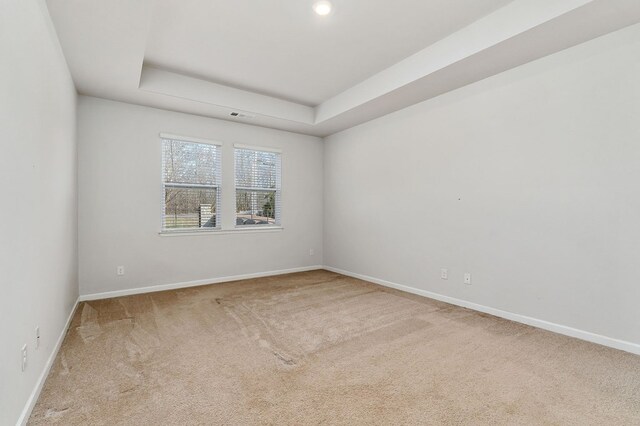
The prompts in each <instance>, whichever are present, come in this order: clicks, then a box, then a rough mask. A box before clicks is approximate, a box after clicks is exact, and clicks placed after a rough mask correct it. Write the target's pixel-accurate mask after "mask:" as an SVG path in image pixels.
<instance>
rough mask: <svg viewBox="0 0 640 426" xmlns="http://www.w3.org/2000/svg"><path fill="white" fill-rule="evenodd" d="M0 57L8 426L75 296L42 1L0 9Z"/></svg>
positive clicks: (67, 97) (6, 3)
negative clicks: (23, 361) (24, 360)
mask: <svg viewBox="0 0 640 426" xmlns="http://www.w3.org/2000/svg"><path fill="white" fill-rule="evenodd" d="M0 58H1V59H0V61H1V65H0V134H2V143H1V146H2V150H1V154H0V171H1V173H2V196H1V197H0V204H1V208H0V238H1V239H2V244H0V271H1V278H0V279H1V284H0V286H1V287H2V297H0V343H1V344H0V424H2V425H8V424H15V423H16V421H18V419H19V417H20V414H21V412H22V410H23V408H24V407H25V404H26V403H27V401H28V399H29V396H30V394H31V392H32V391H33V389H34V387H35V386H36V384H37V383H38V380H39V378H40V376H41V374H42V373H43V371H44V370H45V366H46V363H47V360H48V358H49V357H50V356H51V354H52V353H53V350H54V348H55V345H56V343H57V340H58V338H59V336H60V335H61V333H62V332H63V331H64V326H65V324H66V321H67V318H68V317H69V315H70V313H71V311H72V309H73V306H74V303H75V301H76V299H77V297H78V282H77V264H76V241H77V202H76V201H77V200H76V142H75V129H76V124H75V118H76V117H75V105H76V91H75V89H74V87H73V83H72V81H71V77H70V75H69V72H68V69H67V65H66V62H65V60H64V58H63V56H62V51H61V49H60V46H59V44H58V40H57V37H56V36H55V33H54V30H53V27H52V25H51V22H50V19H49V16H48V13H47V11H46V5H45V4H44V2H43V1H40V0H3V1H2V2H0ZM36 326H39V327H40V332H41V344H40V347H39V349H37V350H36V349H35V328H36ZM25 343H26V344H27V346H28V364H27V369H26V371H25V372H22V371H21V368H20V349H21V347H22V345H23V344H25Z"/></svg>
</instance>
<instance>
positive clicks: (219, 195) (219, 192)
mask: <svg viewBox="0 0 640 426" xmlns="http://www.w3.org/2000/svg"><path fill="white" fill-rule="evenodd" d="M165 140H172V141H178V142H187V143H195V144H201V145H215V146H216V147H217V149H218V154H219V155H220V160H219V161H218V164H219V166H220V170H216V181H217V182H218V183H217V185H202V184H190V183H185V184H182V183H179V184H177V183H172V184H170V185H169V186H171V187H185V188H215V189H216V226H215V228H204V227H198V228H195V227H194V228H177V229H171V228H165V227H164V222H165V216H166V211H165V208H166V204H165V203H166V188H167V184H166V182H165V180H164V158H163V151H162V148H163V144H164V141H165ZM222 147H223V143H221V142H217V141H212V140H209V139H202V138H194V137H191V136H181V135H174V134H171V133H160V164H161V167H160V184H161V187H162V191H161V196H162V199H161V203H160V235H185V234H191V235H195V234H197V235H200V234H210V233H216V232H220V231H221V229H222V205H223V202H222V199H223V193H224V189H223V188H224V185H223V180H222V176H223V173H222V172H223V170H222V169H223V167H224V162H223V160H224V153H223V148H222Z"/></svg>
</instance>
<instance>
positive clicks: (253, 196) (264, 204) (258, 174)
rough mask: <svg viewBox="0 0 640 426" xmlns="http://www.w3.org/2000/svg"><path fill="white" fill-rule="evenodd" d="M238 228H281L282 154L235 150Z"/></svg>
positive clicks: (238, 148) (256, 150) (242, 149)
mask: <svg viewBox="0 0 640 426" xmlns="http://www.w3.org/2000/svg"><path fill="white" fill-rule="evenodd" d="M235 163H236V226H268V225H272V226H273V225H280V180H281V177H280V153H279V152H273V151H267V150H264V151H262V150H259V149H253V148H245V147H236V149H235Z"/></svg>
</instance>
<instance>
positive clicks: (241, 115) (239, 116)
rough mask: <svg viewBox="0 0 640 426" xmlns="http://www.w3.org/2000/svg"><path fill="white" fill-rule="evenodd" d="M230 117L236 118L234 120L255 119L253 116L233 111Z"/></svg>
mask: <svg viewBox="0 0 640 426" xmlns="http://www.w3.org/2000/svg"><path fill="white" fill-rule="evenodd" d="M230 115H231V116H232V117H236V118H256V116H255V115H249V114H245V113H242V112H235V111H234V112H232V113H231V114H230Z"/></svg>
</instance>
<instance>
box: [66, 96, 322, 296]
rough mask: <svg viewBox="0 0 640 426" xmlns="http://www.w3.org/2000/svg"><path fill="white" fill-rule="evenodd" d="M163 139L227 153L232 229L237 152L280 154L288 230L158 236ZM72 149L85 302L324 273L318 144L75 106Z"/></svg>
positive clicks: (107, 104)
mask: <svg viewBox="0 0 640 426" xmlns="http://www.w3.org/2000/svg"><path fill="white" fill-rule="evenodd" d="M160 132H167V133H172V134H177V135H182V136H192V137H198V138H204V139H210V140H215V141H219V142H222V143H223V144H224V145H223V185H224V187H223V195H222V197H223V199H222V206H223V207H222V208H223V215H225V216H224V217H223V222H225V221H227V223H229V221H230V222H231V223H233V224H234V223H235V206H234V205H233V202H232V200H233V197H235V194H233V190H231V191H228V190H227V191H225V189H229V188H233V180H234V176H233V167H234V164H233V144H234V143H241V144H248V145H257V146H266V147H278V148H281V149H282V151H283V153H282V176H283V177H282V180H283V184H282V225H283V227H284V229H283V230H281V231H275V232H265V233H240V232H236V233H233V232H232V233H224V234H215V235H210V234H207V235H195V236H171V237H166V236H159V235H158V232H159V230H160V215H161V209H162V204H161V203H162V200H163V195H162V186H161V156H160V138H159V133H160ZM78 141H79V169H78V176H79V232H80V238H79V261H80V269H79V271H80V293H81V294H82V295H88V294H94V293H101V292H109V291H120V290H127V289H134V288H139V287H146V286H155V285H163V284H175V283H183V282H189V281H198V280H209V279H216V278H220V277H229V276H236V275H245V274H251V273H261V272H269V271H278V270H284V269H292V268H301V267H307V266H313V265H322V183H323V182H322V172H323V168H322V140H321V139H319V138H316V137H311V136H302V135H298V134H294V133H288V132H282V131H277V130H270V129H265V128H260V127H256V126H249V125H245V124H240V123H233V122H228V121H221V120H216V119H211V118H204V117H198V116H193V115H188V114H181V113H175V112H169V111H163V110H157V109H153V108H147V107H141V106H133V105H129V104H125V103H120V102H113V101H107V100H103V99H97V98H92V97H85V96H81V97H80V100H79V106H78ZM225 218H226V219H225ZM309 249H314V250H315V255H314V256H310V255H309ZM118 265H123V266H125V275H124V276H117V275H116V267H117V266H118Z"/></svg>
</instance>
